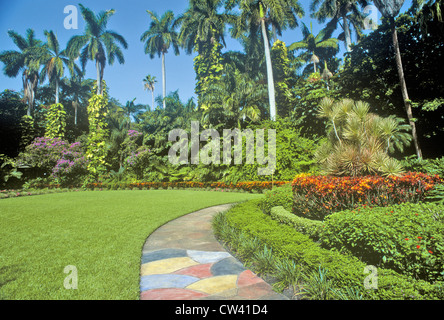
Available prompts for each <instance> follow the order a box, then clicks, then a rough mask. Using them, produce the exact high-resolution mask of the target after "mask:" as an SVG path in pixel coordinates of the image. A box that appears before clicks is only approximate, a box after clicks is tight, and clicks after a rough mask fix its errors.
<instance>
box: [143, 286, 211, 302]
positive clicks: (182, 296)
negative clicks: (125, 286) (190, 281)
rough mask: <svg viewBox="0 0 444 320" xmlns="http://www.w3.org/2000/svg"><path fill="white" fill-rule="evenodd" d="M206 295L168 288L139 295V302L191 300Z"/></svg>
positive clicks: (205, 295)
mask: <svg viewBox="0 0 444 320" xmlns="http://www.w3.org/2000/svg"><path fill="white" fill-rule="evenodd" d="M207 296H208V294H205V293H202V292H197V291H193V290H189V289H181V288H168V289H152V290H147V291H143V292H142V293H141V294H140V299H141V300H193V299H198V298H204V297H207Z"/></svg>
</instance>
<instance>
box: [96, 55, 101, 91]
mask: <svg viewBox="0 0 444 320" xmlns="http://www.w3.org/2000/svg"><path fill="white" fill-rule="evenodd" d="M96 72H97V94H101V93H102V89H101V86H102V85H101V82H102V81H101V79H100V65H99V60H98V59H96Z"/></svg>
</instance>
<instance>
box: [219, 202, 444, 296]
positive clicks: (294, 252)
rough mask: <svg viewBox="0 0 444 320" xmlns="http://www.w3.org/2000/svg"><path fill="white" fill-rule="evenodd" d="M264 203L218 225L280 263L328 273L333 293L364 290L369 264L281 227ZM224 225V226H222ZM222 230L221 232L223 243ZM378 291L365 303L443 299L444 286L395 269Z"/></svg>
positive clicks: (237, 210)
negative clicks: (265, 210)
mask: <svg viewBox="0 0 444 320" xmlns="http://www.w3.org/2000/svg"><path fill="white" fill-rule="evenodd" d="M259 203H260V199H255V200H250V201H247V202H244V203H240V204H238V205H236V206H234V207H232V208H231V209H230V210H228V211H227V212H226V213H223V219H222V218H219V219H218V220H217V221H218V225H219V226H223V225H225V227H226V228H231V229H233V230H237V232H243V233H245V236H247V237H249V238H253V239H257V241H259V242H260V243H261V244H262V247H263V246H265V245H267V248H269V250H272V252H273V254H274V257H275V258H277V259H291V260H293V261H295V262H296V263H297V264H298V265H300V266H301V267H302V268H303V269H304V270H318V268H322V269H323V270H328V278H329V280H330V281H331V283H330V284H331V288H332V289H339V288H341V289H342V288H347V287H348V288H356V287H359V288H363V287H364V280H365V278H366V276H367V275H368V274H365V273H364V267H365V266H366V263H364V262H362V261H360V260H359V259H358V258H356V257H353V256H351V255H349V254H342V253H340V252H338V251H335V250H327V249H325V248H322V247H321V246H320V245H319V244H317V243H315V242H314V241H312V240H311V239H310V238H309V237H308V236H307V235H304V234H302V233H300V232H297V231H296V230H295V229H294V228H293V227H292V226H288V225H285V224H280V223H279V222H278V221H274V220H273V219H272V218H271V217H270V216H269V215H266V214H264V213H263V212H262V210H261V209H260V208H259ZM221 221H223V222H224V223H223V224H222V223H221ZM219 226H214V227H215V230H218V235H219V238H220V239H221V240H225V239H223V238H222V235H223V234H222V233H220V229H219ZM377 270H378V289H377V290H373V289H367V290H363V292H362V294H363V297H364V298H365V299H378V300H392V299H407V300H410V299H442V298H443V294H442V282H437V283H435V284H430V283H428V282H426V281H423V280H416V279H414V278H412V277H408V276H406V275H402V274H399V273H397V272H395V271H394V270H391V269H384V268H378V269H377Z"/></svg>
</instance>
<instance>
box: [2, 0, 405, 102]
mask: <svg viewBox="0 0 444 320" xmlns="http://www.w3.org/2000/svg"><path fill="white" fill-rule="evenodd" d="M80 3H82V4H83V5H84V6H86V7H88V8H90V9H91V10H93V11H94V12H95V13H98V12H99V11H101V10H107V9H115V10H116V13H115V14H114V16H112V17H111V18H110V20H109V22H108V29H111V30H114V31H116V32H118V33H119V34H121V35H122V36H124V37H125V39H126V40H127V42H128V49H127V50H124V55H125V64H122V65H121V64H119V63H118V62H115V63H114V65H112V66H110V65H107V66H106V68H105V73H104V79H105V80H106V83H107V85H108V87H109V89H110V95H111V96H112V97H115V98H117V99H118V100H119V101H120V102H121V103H122V104H125V103H126V101H128V100H132V99H134V98H136V101H135V102H136V103H141V104H151V93H150V92H148V91H145V90H144V89H143V82H142V80H143V78H144V77H145V76H146V75H147V74H151V75H153V76H156V78H157V80H158V83H157V86H156V89H155V95H156V96H157V95H159V94H161V92H162V88H161V79H162V74H161V59H160V58H157V56H156V57H155V58H154V59H150V58H149V56H148V55H145V54H144V49H143V45H144V44H143V43H142V42H141V41H140V36H141V34H142V33H143V32H144V31H145V30H147V29H148V28H149V23H150V19H149V16H148V14H147V12H146V10H151V11H154V12H157V13H158V14H159V16H160V15H162V14H163V13H164V12H165V11H166V10H172V11H173V12H174V13H175V15H179V14H180V13H183V12H184V11H185V10H186V9H187V7H188V0H161V1H159V0H144V1H142V0H124V1H123V0H80ZM300 3H301V4H302V6H303V8H304V10H305V13H306V15H305V17H304V18H303V19H302V21H303V22H304V23H306V24H307V25H309V23H310V21H313V27H314V33H317V31H318V30H319V28H320V27H321V26H318V25H317V24H316V23H315V21H314V20H312V19H311V18H310V17H309V3H310V1H309V0H302V1H301V0H300ZM78 4H79V2H78V1H72V0H33V1H30V0H13V1H6V0H0V51H3V50H16V49H17V48H16V46H15V45H14V43H13V42H12V40H11V39H10V38H9V36H8V34H7V31H8V30H9V29H12V30H14V31H16V32H18V33H19V34H21V35H25V32H26V29H28V28H32V29H34V31H35V32H36V36H37V37H38V38H39V39H41V40H45V39H44V35H43V31H44V30H53V31H54V32H55V33H56V34H57V36H58V39H59V43H60V45H61V47H62V48H65V47H66V44H67V42H68V40H69V39H70V38H71V37H72V36H74V35H78V34H82V33H83V30H84V22H83V19H82V17H81V15H80V10H78V29H77V30H76V29H65V27H64V20H65V18H66V17H67V16H68V14H67V13H64V8H65V6H67V5H74V6H76V7H77V8H79V6H78ZM410 4H411V1H410V0H407V1H406V2H405V4H404V6H403V8H402V9H401V12H404V11H405V10H407V9H408V8H409V7H410ZM378 17H380V14H379V13H378ZM227 38H228V40H227V48H226V49H224V50H241V47H240V46H239V44H238V42H237V41H236V40H233V39H230V38H229V37H228V35H227ZM280 39H281V40H282V41H284V42H286V43H287V45H288V44H291V43H292V42H295V41H300V40H301V39H302V35H301V31H300V28H296V29H294V30H287V31H285V32H284V34H283V36H282V37H280ZM341 48H342V49H343V43H341ZM193 58H194V55H186V54H185V52H183V51H181V52H180V55H179V56H175V55H174V53H173V51H172V50H171V51H170V53H168V54H167V56H166V71H167V77H166V80H167V92H171V91H175V90H179V95H180V98H181V100H183V101H186V100H187V99H189V98H191V97H195V94H194V86H195V73H194V69H193ZM0 64H1V66H0V67H1V68H2V69H3V64H2V63H0ZM86 77H87V78H93V79H95V78H96V73H95V68H94V63H92V62H91V61H89V62H88V64H87V68H86ZM4 89H13V90H16V91H20V90H21V89H22V84H21V77H20V75H19V76H17V78H8V77H6V76H5V75H4V74H3V72H1V73H0V91H3V90H4Z"/></svg>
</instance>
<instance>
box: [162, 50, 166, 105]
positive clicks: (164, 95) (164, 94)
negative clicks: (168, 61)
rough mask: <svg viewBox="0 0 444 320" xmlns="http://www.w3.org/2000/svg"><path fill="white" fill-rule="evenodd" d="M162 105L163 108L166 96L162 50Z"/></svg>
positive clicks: (163, 53) (163, 54)
mask: <svg viewBox="0 0 444 320" xmlns="http://www.w3.org/2000/svg"><path fill="white" fill-rule="evenodd" d="M162 95H163V99H162V105H163V110H165V97H166V72H165V52H162Z"/></svg>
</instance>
